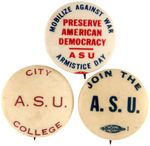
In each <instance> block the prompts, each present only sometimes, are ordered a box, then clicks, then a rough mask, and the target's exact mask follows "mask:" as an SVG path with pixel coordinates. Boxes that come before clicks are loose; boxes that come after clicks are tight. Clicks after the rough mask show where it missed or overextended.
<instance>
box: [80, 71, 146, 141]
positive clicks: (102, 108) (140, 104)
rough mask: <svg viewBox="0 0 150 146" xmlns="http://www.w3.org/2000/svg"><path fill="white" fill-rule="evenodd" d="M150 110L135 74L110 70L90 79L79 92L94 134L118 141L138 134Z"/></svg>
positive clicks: (83, 115)
mask: <svg viewBox="0 0 150 146" xmlns="http://www.w3.org/2000/svg"><path fill="white" fill-rule="evenodd" d="M147 111H148V97H147V94H146V91H145V89H144V87H143V85H142V83H141V82H140V81H139V80H138V79H137V78H136V77H135V76H134V75H132V74H130V73H128V72H126V71H123V70H118V69H108V70H104V71H102V72H99V73H97V74H95V75H93V76H92V77H91V78H89V79H88V80H87V81H86V83H85V84H84V86H83V87H82V90H81V92H80V95H79V113H80V117H81V119H82V120H83V122H84V124H85V125H86V127H87V128H88V129H89V130H91V131H92V132H93V133H94V134H96V135H98V136H100V137H102V138H105V139H109V140H117V139H122V138H125V137H128V136H130V135H132V134H133V133H135V132H136V131H137V130H138V129H139V128H140V127H141V125H142V124H143V122H144V120H145V118H146V116H147Z"/></svg>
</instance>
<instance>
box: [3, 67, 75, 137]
mask: <svg viewBox="0 0 150 146" xmlns="http://www.w3.org/2000/svg"><path fill="white" fill-rule="evenodd" d="M2 106H3V111H4V114H5V116H6V118H7V120H8V121H9V123H10V124H11V125H12V126H13V127H14V128H15V129H16V130H17V131H19V132H21V133H22V134H25V135H27V136H31V137H43V136H48V135H51V134H53V133H55V132H57V131H58V130H60V129H61V128H62V127H64V125H65V124H66V123H67V121H68V120H69V118H70V116H71V113H72V109H73V93H72V89H71V87H70V85H69V83H68V81H67V80H66V79H65V77H64V76H63V75H61V74H60V73H59V72H57V71H56V70H54V69H52V68H50V67H47V66H38V65H36V66H29V67H26V68H23V69H21V70H19V71H18V72H16V73H15V74H14V75H13V76H12V77H11V78H10V79H9V80H8V82H7V84H6V86H5V88H4V90H3V94H2Z"/></svg>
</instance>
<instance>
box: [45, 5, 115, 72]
mask: <svg viewBox="0 0 150 146" xmlns="http://www.w3.org/2000/svg"><path fill="white" fill-rule="evenodd" d="M45 43H46V48H47V52H48V54H49V56H50V57H51V58H52V60H53V61H54V62H55V63H56V64H57V65H58V66H59V67H61V68H62V69H64V70H66V71H68V72H72V73H76V74H86V73H89V72H92V71H95V70H97V69H99V68H101V67H102V66H103V65H104V64H105V63H106V62H107V61H108V60H109V58H110V57H111V55H112V52H113V50H114V47H115V30H114V25H113V22H112V20H111V18H110V17H109V16H108V15H107V14H106V12H105V11H103V10H102V9H101V8H100V7H98V6H96V5H94V4H92V3H87V2H73V3H69V4H66V5H64V6H62V7H61V8H59V9H58V10H57V11H56V12H55V13H54V14H53V15H52V16H51V18H50V20H49V21H48V24H47V27H46V32H45Z"/></svg>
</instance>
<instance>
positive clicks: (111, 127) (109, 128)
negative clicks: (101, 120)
mask: <svg viewBox="0 0 150 146" xmlns="http://www.w3.org/2000/svg"><path fill="white" fill-rule="evenodd" d="M100 129H101V130H103V131H105V132H108V133H119V132H121V131H124V130H126V128H123V127H121V126H119V125H106V126H104V127H100Z"/></svg>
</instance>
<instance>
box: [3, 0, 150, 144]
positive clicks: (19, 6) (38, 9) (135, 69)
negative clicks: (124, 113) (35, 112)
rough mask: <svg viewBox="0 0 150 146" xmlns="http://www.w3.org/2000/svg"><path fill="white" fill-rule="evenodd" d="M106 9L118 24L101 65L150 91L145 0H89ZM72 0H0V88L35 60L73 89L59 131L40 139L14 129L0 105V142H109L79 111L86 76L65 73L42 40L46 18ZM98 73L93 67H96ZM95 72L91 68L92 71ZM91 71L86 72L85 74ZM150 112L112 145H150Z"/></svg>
mask: <svg viewBox="0 0 150 146" xmlns="http://www.w3.org/2000/svg"><path fill="white" fill-rule="evenodd" d="M87 1H88V2H92V3H94V4H96V5H98V6H99V7H101V8H102V9H103V10H105V11H106V12H107V13H108V14H109V16H110V17H111V18H112V20H113V22H114V25H115V28H116V36H117V40H116V48H115V51H114V53H113V56H112V57H111V59H110V61H109V62H108V63H107V64H106V65H105V66H104V67H103V68H101V69H100V70H103V69H108V68H120V69H124V70H127V71H129V72H130V73H132V74H134V75H135V76H137V77H138V78H139V79H140V80H141V82H142V83H143V85H144V86H145V88H146V90H147V92H148V94H150V93H149V92H150V90H149V89H150V84H149V82H150V79H149V75H150V69H149V68H150V66H149V63H150V8H149V6H150V4H149V0H124V1H123V0H87ZM68 2H72V0H0V68H1V69H0V92H2V89H3V87H4V85H5V83H6V82H7V80H8V79H9V77H10V76H11V75H12V74H13V73H14V72H16V71H17V70H19V69H21V68H23V67H26V66H29V65H35V64H41V65H47V66H50V67H53V68H55V69H56V70H58V71H60V72H61V73H62V74H63V75H64V76H66V78H67V79H68V80H69V81H70V84H71V86H72V88H73V92H74V101H75V103H74V110H73V113H72V116H71V119H70V121H69V122H68V123H67V125H66V126H65V127H64V128H63V129H62V130H61V131H59V132H58V133H56V134H54V135H52V136H49V137H45V138H38V139H36V141H34V140H33V139H32V138H30V137H27V136H24V135H22V134H20V133H19V132H17V131H16V130H14V129H13V128H12V127H11V126H10V125H9V124H8V122H7V120H6V119H5V117H4V115H3V112H2V109H1V110H0V145H15V146H19V145H22V146H27V145H31V146H34V145H37V146H38V145H39V146H47V145H50V146H52V145H55V146H60V145H64V146H70V145H72V146H75V145H86V146H91V145H93V146H100V145H102V146H108V145H109V143H108V140H105V139H102V138H99V137H97V136H95V135H94V134H92V133H91V132H90V131H89V130H88V129H87V128H86V127H85V126H84V124H83V123H82V121H81V119H80V117H79V114H78V95H79V92H80V89H81V87H82V85H83V84H84V82H85V80H84V79H83V76H81V75H74V74H72V73H68V72H66V71H64V70H62V69H60V68H59V67H57V66H56V65H55V64H54V62H53V61H52V60H51V59H50V58H49V56H48V54H47V52H46V49H45V44H44V32H45V27H46V24H47V21H48V20H49V18H50V16H51V15H52V14H53V12H54V11H55V10H56V9H58V8H59V7H60V6H62V5H64V4H66V3H68ZM96 72H97V71H96ZM96 72H94V73H96ZM94 73H90V74H88V76H87V77H90V76H92V75H93V74H94ZM149 131H150V113H149V114H148V117H147V119H146V121H145V123H144V125H143V126H142V127H141V129H140V130H139V131H137V132H136V133H135V134H134V135H132V136H130V137H128V138H125V139H122V140H117V141H113V143H112V145H113V146H120V145H122V146H133V145H135V146H141V145H142V144H144V146H149V145H150V141H149V139H150V135H149Z"/></svg>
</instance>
